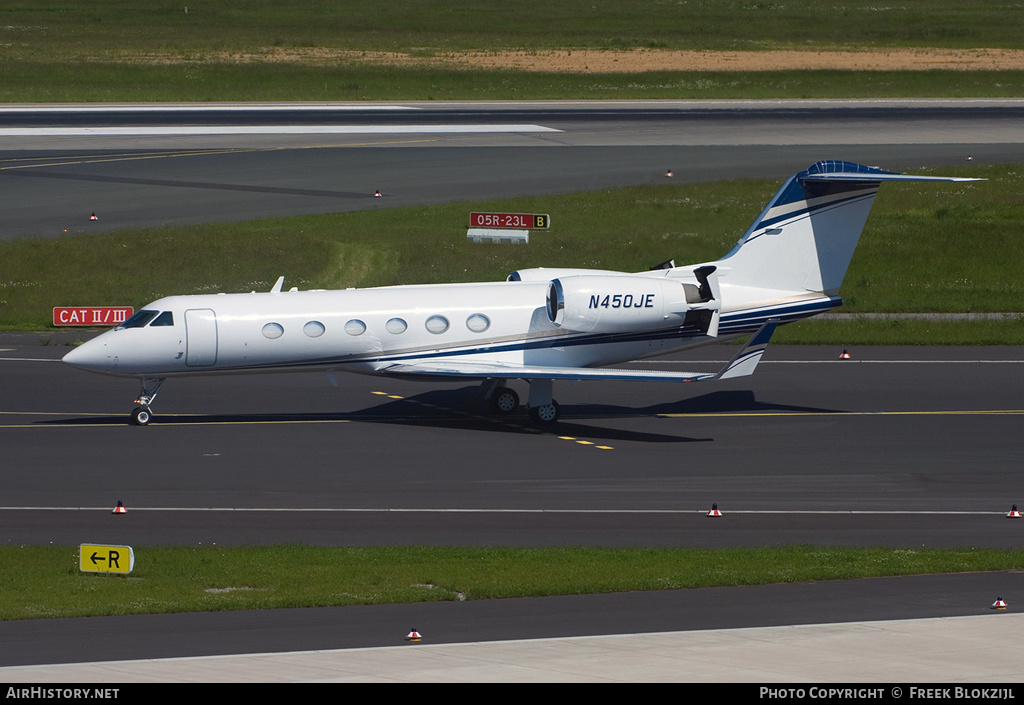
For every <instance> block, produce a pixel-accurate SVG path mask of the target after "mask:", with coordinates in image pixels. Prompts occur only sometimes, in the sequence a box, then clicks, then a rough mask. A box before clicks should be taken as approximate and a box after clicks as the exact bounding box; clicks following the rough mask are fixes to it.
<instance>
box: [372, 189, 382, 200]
mask: <svg viewBox="0 0 1024 705" xmlns="http://www.w3.org/2000/svg"><path fill="white" fill-rule="evenodd" d="M373 197H374V198H383V196H381V195H380V191H374V192H373Z"/></svg>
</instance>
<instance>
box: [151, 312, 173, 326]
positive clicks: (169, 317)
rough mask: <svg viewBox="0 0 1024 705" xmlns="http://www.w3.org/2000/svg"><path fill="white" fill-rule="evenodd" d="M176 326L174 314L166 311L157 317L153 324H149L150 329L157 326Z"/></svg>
mask: <svg viewBox="0 0 1024 705" xmlns="http://www.w3.org/2000/svg"><path fill="white" fill-rule="evenodd" d="M173 325H174V314H173V313H172V312H170V311H164V312H163V313H161V314H160V315H159V316H157V317H156V318H155V319H154V320H153V322H152V323H150V324H149V327H150V328H156V327H157V326H173Z"/></svg>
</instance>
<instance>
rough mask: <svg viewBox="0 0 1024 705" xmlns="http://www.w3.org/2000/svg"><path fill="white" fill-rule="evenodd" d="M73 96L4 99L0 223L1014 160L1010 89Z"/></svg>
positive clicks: (1019, 109)
mask: <svg viewBox="0 0 1024 705" xmlns="http://www.w3.org/2000/svg"><path fill="white" fill-rule="evenodd" d="M73 107H74V106H45V107H43V106H37V107H34V108H23V107H19V108H13V107H10V106H8V107H7V108H6V109H4V108H2V107H0V188H2V189H3V193H4V196H5V198H4V204H5V205H4V218H3V219H2V221H0V238H3V239H10V238H13V237H20V236H25V235H32V236H39V237H58V236H63V235H65V234H69V233H70V234H75V233H93V232H102V231H105V230H113V229H120V228H126V227H151V226H160V225H174V224H177V225H182V224H196V223H204V222H226V221H244V220H252V219H256V218H262V217H271V216H289V215H300V214H308V213H330V212H339V211H350V210H367V209H375V208H392V207H401V206H411V205H419V204H426V203H441V202H452V201H471V200H481V199H490V198H503V197H509V196H519V195H543V194H552V193H569V192H574V191H580V190H596V189H602V188H614V187H621V186H626V185H639V184H651V183H663V182H664V180H665V174H666V172H667V171H668V170H672V172H673V178H674V179H675V180H677V181H678V180H684V181H714V180H721V179H728V178H738V177H771V178H779V179H782V178H784V177H786V176H788V175H789V174H792V173H793V172H795V171H798V170H800V169H804V168H806V167H807V166H808V165H809V164H811V163H813V162H814V161H817V160H819V159H846V160H849V161H857V162H860V163H864V164H871V165H879V166H883V167H885V168H887V169H892V170H897V171H901V170H914V169H920V168H921V167H935V166H942V165H950V164H955V165H962V164H966V163H967V162H966V159H967V157H968V156H970V157H972V158H973V159H972V161H973V163H975V164H987V163H999V162H1003V163H1005V162H1021V161H1024V137H1022V134H1024V130H1021V129H1020V127H1021V124H1022V118H1024V101H1013V100H998V101H995V100H993V101H986V100H970V101H949V100H940V101H778V102H773V101H766V102H754V101H707V102H701V101H651V102H643V101H640V102H600V101H599V102H586V103H581V102H576V103H572V102H537V103H529V102H527V103H435V102H430V103H403V104H386V105H376V104H340V105H318V104H309V105H295V104H290V105H284V106H275V105H257V106H239V105H214V106H210V105H199V106H197V105H185V106H146V107H148V108H149V109H147V110H145V111H141V112H139V111H138V109H137V108H135V107H130V106H121V107H119V108H118V107H116V106H114V107H105V108H96V107H92V106H89V107H86V108H82V107H81V106H77V108H76V109H72V108H73ZM101 130H102V131H106V132H100V131H101ZM55 131H56V134H55ZM157 132H158V133H159V134H154V133H157ZM378 190H379V191H380V192H381V194H382V198H380V199H376V198H374V197H373V195H374V193H375V192H376V191H378ZM93 213H96V214H97V215H98V217H99V220H98V221H90V220H89V216H90V215H91V214H93Z"/></svg>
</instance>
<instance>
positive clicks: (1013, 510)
mask: <svg viewBox="0 0 1024 705" xmlns="http://www.w3.org/2000/svg"><path fill="white" fill-rule="evenodd" d="M1006 518H1007V519H1020V512H1018V511H1017V505H1016V504H1015V505H1013V507H1012V508H1011V509H1010V513H1009V514H1007V515H1006Z"/></svg>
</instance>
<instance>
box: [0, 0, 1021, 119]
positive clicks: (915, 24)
mask: <svg viewBox="0 0 1024 705" xmlns="http://www.w3.org/2000/svg"><path fill="white" fill-rule="evenodd" d="M184 8H185V4H184V3H182V2H179V1H178V0H174V1H173V2H172V1H171V0H111V1H109V2H96V1H95V0H35V1H34V2H20V3H7V4H5V5H4V6H2V7H0V47H2V55H3V61H2V62H0V102H63V101H213V100H389V99H390V100H417V99H421V100H430V99H523V98H531V99H543V98H573V99H589V98H593V99H600V98H611V99H631V98H646V99H653V98H675V99H679V98H810V97H817V98H839V97H842V98H850V97H928V96H964V97H967V96H993V97H999V96H1019V95H1024V72H1022V71H965V72H960V71H916V72H914V71H907V72H871V71H867V72H850V71H785V72H768V73H731V72H728V73H692V72H674V73H645V74H604V75H588V74H574V75H559V74H534V73H530V72H521V71H485V70H450V69H427V68H394V67H385V66H368V65H365V64H359V63H355V62H352V61H350V60H347V59H329V60H324V61H322V62H321V63H320V64H319V65H309V64H301V63H295V62H294V61H292V62H285V61H284V60H282V59H281V58H280V57H278V58H272V57H270V56H268V55H266V54H264V56H265V57H266V58H264V59H263V60H256V61H247V62H237V61H231V60H229V59H228V58H226V57H227V56H229V55H236V56H237V55H252V54H254V53H255V54H259V53H260V52H265V50H267V49H270V50H284V51H287V50H310V49H314V48H327V49H333V50H345V51H399V52H406V53H412V54H414V55H417V56H428V57H429V56H432V55H438V54H443V53H444V52H453V51H493V50H515V49H525V50H528V51H530V50H536V51H542V50H550V49H564V48H567V49H633V48H649V49H666V50H674V49H678V50H684V49H685V50H748V51H749V50H753V51H759V50H765V49H852V50H861V49H865V48H874V49H878V48H886V47H891V48H906V47H936V48H944V49H971V48H976V47H984V48H1008V49H1020V48H1024V33H1022V32H1020V31H1019V29H1018V28H1019V15H1020V7H1019V5H1017V4H1015V3H1003V2H977V3H962V2H956V1H954V0H905V1H904V2H900V3H898V4H896V5H879V4H878V3H877V2H875V0H843V1H842V2H838V1H835V0H832V1H829V0H792V1H789V2H785V3H775V2H689V3H681V2H667V1H665V0H638V1H637V2H628V3H609V2H605V3H598V4H594V3H593V2H592V0H559V2H555V3H552V2H547V1H546V0H521V1H519V2H514V3H509V2H505V1H503V0H477V1H475V2H472V3H466V2H459V1H457V0H434V1H432V2H423V1H422V0H394V2H390V3H388V5H387V7H386V8H385V7H381V6H378V5H375V4H373V3H365V2H357V1H356V0H333V1H332V2H329V3H325V2H321V1H319V0H210V1H209V2H203V3H199V4H196V5H192V6H191V7H189V11H188V13H186V12H185V11H184Z"/></svg>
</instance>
